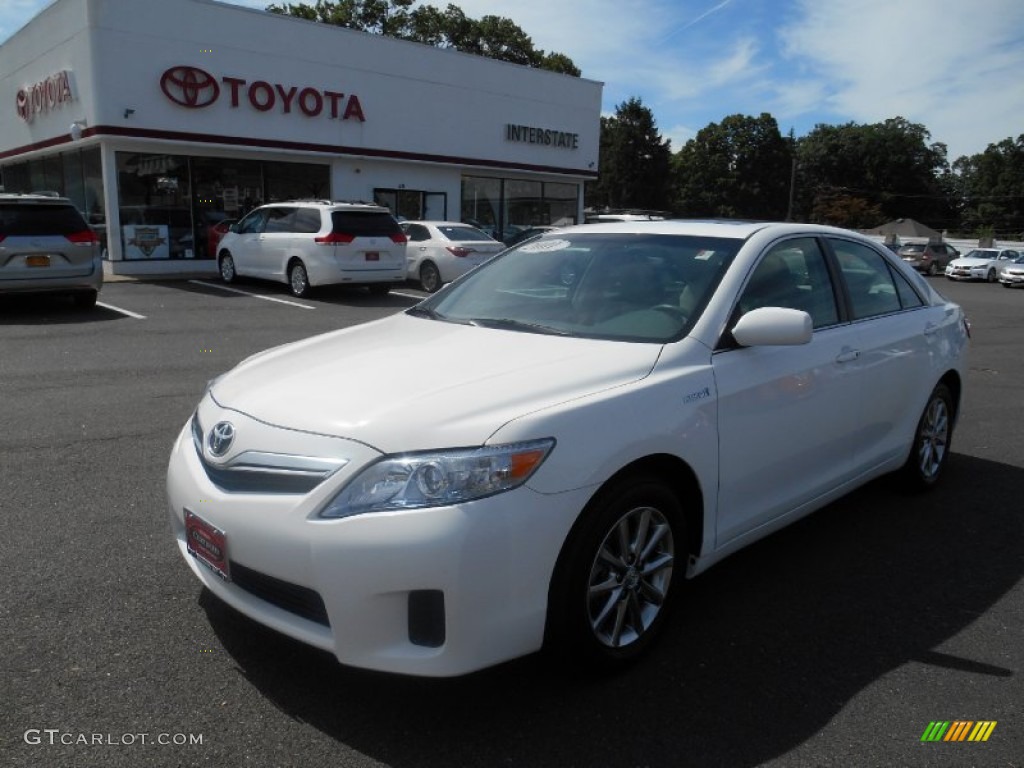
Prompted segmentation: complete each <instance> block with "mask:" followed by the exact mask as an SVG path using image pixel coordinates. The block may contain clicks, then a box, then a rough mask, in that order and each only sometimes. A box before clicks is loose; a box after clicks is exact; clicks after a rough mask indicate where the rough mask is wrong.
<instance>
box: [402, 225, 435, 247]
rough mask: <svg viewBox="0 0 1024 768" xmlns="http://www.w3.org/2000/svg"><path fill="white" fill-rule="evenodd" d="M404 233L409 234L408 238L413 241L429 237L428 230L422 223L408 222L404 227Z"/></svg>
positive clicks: (420, 240) (418, 241) (416, 241)
mask: <svg viewBox="0 0 1024 768" xmlns="http://www.w3.org/2000/svg"><path fill="white" fill-rule="evenodd" d="M405 233H406V234H407V235H409V240H410V241H411V242H414V243H420V242H423V241H424V240H429V239H430V230H429V229H427V228H426V227H424V226H423V225H422V224H409V225H408V227H406V228H405Z"/></svg>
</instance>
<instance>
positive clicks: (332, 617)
mask: <svg viewBox="0 0 1024 768" xmlns="http://www.w3.org/2000/svg"><path fill="white" fill-rule="evenodd" d="M355 463H356V462H353V466H346V467H344V468H343V469H342V470H338V472H337V473H336V475H338V476H340V475H344V476H345V477H336V476H332V478H330V479H329V480H327V481H325V482H324V483H323V484H322V486H321V487H318V488H317V489H315V490H314V491H312V492H310V493H309V494H305V495H295V494H276V495H274V494H267V495H255V494H246V493H227V492H225V491H223V490H221V489H220V488H218V487H217V486H216V485H214V484H213V482H211V480H210V478H209V477H208V476H207V474H206V472H205V471H204V469H203V465H202V463H201V462H200V460H199V458H198V454H197V452H196V450H195V447H194V443H193V440H192V437H191V434H190V425H186V427H185V428H184V429H183V430H182V432H181V434H180V435H179V436H178V439H177V441H176V442H175V445H174V449H173V452H172V454H171V459H170V464H169V467H168V475H167V496H168V504H169V513H170V522H171V528H172V531H173V534H174V537H175V540H176V542H177V545H178V548H179V550H180V551H181V553H182V556H183V557H184V558H185V560H186V562H187V563H188V564H189V566H190V567H191V569H192V571H193V573H194V574H195V575H196V576H197V577H198V578H199V580H200V581H201V582H202V583H203V584H204V585H205V586H206V587H207V588H208V589H209V590H210V591H211V592H213V593H214V594H215V595H217V596H218V597H219V598H221V599H222V600H223V601H224V602H226V603H228V604H229V605H231V606H232V607H234V608H235V609H237V610H239V611H241V612H242V613H243V614H245V615H246V616H248V617H250V618H251V619H253V620H255V621H257V622H259V623H261V624H264V625H266V626H268V627H271V628H273V629H275V630H277V631H279V632H282V633H283V634H286V635H288V636H290V637H293V638H295V639H297V640H300V641H302V642H305V643H308V644H310V645H313V646H315V647H317V648H321V649H324V650H327V651H330V652H332V653H333V654H334V655H335V656H336V657H337V659H338V660H339V661H340V662H341V663H343V664H348V665H352V666H356V667H363V668H367V669H375V670H382V671H388V672H397V673H405V674H416V675H426V676H452V675H460V674H465V673H468V672H471V671H474V670H476V669H480V668H483V667H486V666H490V665H493V664H496V663H499V662H501V661H505V660H507V659H511V658H514V657H517V656H522V655H525V654H527V653H530V652H532V651H535V650H538V649H539V648H540V647H541V645H542V643H543V637H544V624H545V618H546V611H547V596H548V588H549V584H550V580H551V575H552V572H553V570H554V565H555V562H556V560H557V558H558V554H559V551H560V549H561V546H562V542H563V541H564V539H565V537H566V535H567V534H568V531H569V529H570V527H571V525H572V523H573V521H574V519H575V517H576V514H577V513H578V511H579V510H580V509H581V508H582V507H583V505H584V504H585V503H586V501H587V497H588V495H589V492H588V491H586V490H585V489H583V490H576V491H570V492H566V493H561V494H553V495H548V494H540V493H537V492H535V491H533V490H530V489H529V488H527V487H520V488H518V489H515V490H513V491H509V492H506V493H502V494H498V495H496V496H492V497H489V498H486V499H481V500H478V501H475V502H471V503H467V504H463V505H459V506H449V507H438V508H433V509H421V510H409V511H399V512H384V513H374V514H364V515H358V516H353V517H348V518H343V519H339V520H323V519H319V518H317V517H316V510H317V509H319V508H320V507H322V505H323V504H324V503H326V501H327V500H329V499H330V498H332V497H333V496H334V495H335V494H336V493H337V490H338V488H340V487H341V485H344V483H345V482H347V480H348V479H349V478H351V477H352V476H354V474H356V473H357V472H358V471H359V470H361V469H362V468H363V466H365V464H366V461H365V460H362V461H360V462H359V464H358V466H354V464H355ZM185 510H190V511H192V512H193V513H194V514H196V515H198V516H199V517H200V518H201V519H202V520H204V521H205V522H207V523H209V524H210V525H212V526H215V527H216V528H218V529H220V530H222V531H223V532H224V533H225V535H226V550H227V559H228V560H229V561H230V563H231V568H232V571H233V575H232V576H231V577H230V580H227V579H224V578H222V577H221V576H220V575H219V574H217V573H215V572H214V571H213V570H212V569H211V568H210V567H208V566H207V565H206V564H205V563H204V562H202V561H200V560H199V559H198V558H197V557H196V556H194V555H192V554H190V553H189V551H188V546H187V543H186V528H185V519H184V515H185ZM239 566H241V567H240V568H239ZM235 570H237V574H234V571H235ZM235 575H237V576H238V577H239V578H235ZM424 597H425V598H426V599H423V598H424ZM318 601H322V603H319V602H318ZM424 627H426V636H427V641H426V643H425V642H424V639H423V638H424Z"/></svg>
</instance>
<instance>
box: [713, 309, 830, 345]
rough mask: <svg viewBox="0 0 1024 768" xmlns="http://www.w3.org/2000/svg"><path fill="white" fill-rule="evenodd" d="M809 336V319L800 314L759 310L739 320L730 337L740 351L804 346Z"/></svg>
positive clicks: (794, 311) (793, 311)
mask: <svg viewBox="0 0 1024 768" xmlns="http://www.w3.org/2000/svg"><path fill="white" fill-rule="evenodd" d="M813 332H814V324H813V323H812V322H811V316H810V315H809V314H807V313H806V312H803V311H802V310H799V309H788V308H786V307H759V308H757V309H752V310H751V311H750V312H747V313H746V314H745V315H743V317H741V318H740V319H739V321H738V322H737V323H736V325H735V326H733V329H732V337H733V338H734V339H736V341H737V343H739V344H741V345H743V346H744V347H788V346H795V345H797V344H807V343H808V342H809V341H810V340H811V334H812V333H813Z"/></svg>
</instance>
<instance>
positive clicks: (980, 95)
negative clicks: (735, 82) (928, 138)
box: [780, 0, 1024, 159]
mask: <svg viewBox="0 0 1024 768" xmlns="http://www.w3.org/2000/svg"><path fill="white" fill-rule="evenodd" d="M799 8H800V10H801V12H802V16H801V18H800V19H799V20H798V21H797V22H796V23H794V24H792V25H791V26H789V27H788V28H786V29H783V30H780V39H781V40H782V41H783V43H784V46H785V54H786V56H787V57H788V58H789V59H790V60H791V61H792V62H794V63H795V64H797V65H798V66H799V67H800V68H801V69H803V70H806V71H808V72H809V73H810V77H809V78H808V81H807V82H809V83H815V82H817V83H826V82H827V83H828V85H827V86H820V93H821V95H822V97H823V99H824V102H823V103H824V106H825V107H826V109H827V111H828V112H829V113H830V114H832V115H845V116H848V118H849V119H852V120H855V121H858V122H876V121H880V120H884V119H886V118H889V117H895V116H896V115H901V116H903V117H905V118H907V119H908V120H911V121H913V122H919V123H922V124H923V125H925V127H926V128H928V130H929V131H930V132H931V134H932V139H933V141H941V142H944V143H946V144H947V145H948V146H949V150H950V157H951V159H955V158H956V157H957V156H959V155H961V154H973V153H975V152H980V151H983V150H984V149H985V146H987V145H988V143H990V142H993V141H999V140H1001V139H1002V138H1005V137H1006V136H1009V135H1014V136H1015V135H1018V134H1019V133H1022V132H1024V87H1022V86H1021V82H1022V80H1024V44H1022V42H1021V38H1020V34H1021V30H1022V29H1024V3H1021V2H1019V0H976V1H975V2H962V1H959V0H958V1H953V0H901V2H892V1H891V0H832V2H826V3H822V2H816V1H814V2H812V0H801V2H800V3H799ZM780 93H781V92H780ZM794 95H795V96H796V97H797V98H795V99H794V98H793V96H794ZM782 96H783V100H784V102H786V103H788V105H789V106H790V107H793V108H799V96H800V94H799V91H797V92H795V93H793V92H791V93H789V94H784V93H783V94H782ZM787 97H788V98H787ZM818 108H819V109H820V105H819V107H818ZM813 109H814V105H812V104H809V103H808V105H807V110H808V111H813Z"/></svg>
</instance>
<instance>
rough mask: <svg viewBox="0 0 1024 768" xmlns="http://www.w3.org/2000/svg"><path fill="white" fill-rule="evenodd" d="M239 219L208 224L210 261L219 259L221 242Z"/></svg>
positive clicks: (207, 236)
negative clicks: (218, 253)
mask: <svg viewBox="0 0 1024 768" xmlns="http://www.w3.org/2000/svg"><path fill="white" fill-rule="evenodd" d="M236 221H238V219H226V218H225V219H221V220H220V221H218V222H216V223H213V224H208V225H207V227H206V257H207V258H209V259H216V258H217V248H218V247H219V246H220V241H221V240H223V239H224V235H226V234H227V233H228V232H230V231H231V225H232V224H234V223H235V222H236Z"/></svg>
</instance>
